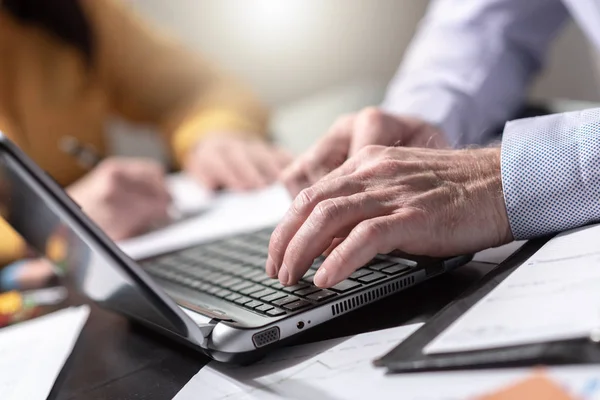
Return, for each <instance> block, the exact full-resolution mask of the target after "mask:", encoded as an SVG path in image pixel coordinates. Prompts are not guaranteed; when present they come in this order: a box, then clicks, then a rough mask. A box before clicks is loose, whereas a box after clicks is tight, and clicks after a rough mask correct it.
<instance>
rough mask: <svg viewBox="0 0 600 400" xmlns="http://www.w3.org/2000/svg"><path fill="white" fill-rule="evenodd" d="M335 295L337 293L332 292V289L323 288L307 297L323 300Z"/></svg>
mask: <svg viewBox="0 0 600 400" xmlns="http://www.w3.org/2000/svg"><path fill="white" fill-rule="evenodd" d="M333 296H337V293H335V292H332V291H331V290H326V289H322V290H319V291H318V292H315V293H313V294H311V295H310V296H307V297H306V298H307V299H309V300H314V301H323V300H326V299H329V298H331V297H333Z"/></svg>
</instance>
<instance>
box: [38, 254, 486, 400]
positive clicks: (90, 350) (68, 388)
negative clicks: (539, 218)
mask: <svg viewBox="0 0 600 400" xmlns="http://www.w3.org/2000/svg"><path fill="white" fill-rule="evenodd" d="M493 267H494V265H492V264H482V263H474V262H473V263H470V264H468V265H466V266H464V267H462V268H460V269H458V270H456V271H454V272H452V273H450V274H447V275H445V276H441V277H439V278H436V279H433V280H431V281H429V282H426V283H424V284H422V285H419V286H417V287H415V288H412V289H409V290H407V291H405V292H402V293H399V294H397V295H395V296H392V297H390V298H388V299H384V300H382V301H379V302H377V303H375V304H371V305H369V306H367V307H364V308H362V309H360V310H357V311H354V312H352V313H349V314H346V315H343V316H341V317H339V318H338V319H336V320H333V321H331V322H328V323H326V324H323V325H321V326H319V327H316V328H313V329H311V330H310V331H307V332H306V333H305V334H304V335H303V336H302V337H301V338H300V341H299V342H311V341H316V340H324V339H330V338H335V337H340V336H346V335H352V334H357V333H361V332H366V331H371V330H376V329H384V328H389V327H393V326H398V325H404V324H410V323H415V322H421V321H426V320H427V319H428V318H430V317H431V316H432V315H433V314H435V313H436V312H437V311H439V310H440V309H441V308H443V307H444V306H445V305H446V304H448V303H449V302H450V301H452V299H454V298H455V297H456V296H457V295H458V294H459V293H460V292H462V291H463V290H465V289H466V288H467V287H468V286H469V285H470V284H472V283H474V282H476V281H477V280H478V279H479V278H481V277H482V276H483V275H484V274H485V273H486V272H488V271H489V270H491V269H492V268H493ZM69 303H70V304H81V303H82V298H81V297H79V296H78V295H77V294H72V295H71V298H70V300H69ZM91 307H92V312H91V314H90V318H89V320H88V322H87V324H86V326H85V328H84V329H83V332H82V334H81V336H80V338H79V340H78V342H77V344H76V346H75V349H74V351H73V354H72V355H71V357H70V358H69V360H68V361H67V364H66V365H65V368H63V371H62V372H61V374H60V376H59V378H58V380H57V381H56V384H55V385H54V388H53V390H52V393H51V394H50V397H49V398H50V399H57V400H67V399H69V400H74V399H85V400H94V399H137V400H151V399H156V400H164V399H171V398H173V397H174V396H175V394H176V393H177V392H178V391H179V390H180V389H181V388H182V387H183V386H184V385H185V384H186V383H187V382H188V381H189V379H190V378H191V377H192V376H194V374H196V372H198V370H199V369H200V368H201V367H202V366H203V365H205V364H206V363H207V362H208V359H207V358H206V357H205V356H203V355H201V354H198V353H196V352H194V351H192V350H190V349H188V348H185V347H182V346H179V345H175V344H173V343H171V342H169V341H167V340H164V339H163V338H162V337H160V336H158V335H156V334H153V333H152V332H149V331H148V330H146V329H144V328H142V327H139V326H137V325H135V324H131V323H129V322H128V321H127V320H126V319H125V318H123V317H121V316H119V315H116V314H113V313H110V312H107V311H104V310H102V309H100V308H98V307H97V306H94V305H91ZM374 356H375V355H374Z"/></svg>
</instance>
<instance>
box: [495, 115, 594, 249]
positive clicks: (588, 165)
mask: <svg viewBox="0 0 600 400" xmlns="http://www.w3.org/2000/svg"><path fill="white" fill-rule="evenodd" d="M599 167H600V109H590V110H584V111H578V112H570V113H564V114H556V115H550V116H545V117H537V118H528V119H522V120H517V121H512V122H509V123H507V124H506V127H505V129H504V137H503V141H502V186H503V191H504V198H505V202H506V208H507V212H508V218H509V222H510V226H511V230H512V233H513V235H514V237H515V239H528V238H533V237H537V236H542V235H546V234H550V233H555V232H560V231H564V230H567V229H571V228H576V227H578V226H582V225H586V224H588V223H591V222H594V221H599V220H600V168H599Z"/></svg>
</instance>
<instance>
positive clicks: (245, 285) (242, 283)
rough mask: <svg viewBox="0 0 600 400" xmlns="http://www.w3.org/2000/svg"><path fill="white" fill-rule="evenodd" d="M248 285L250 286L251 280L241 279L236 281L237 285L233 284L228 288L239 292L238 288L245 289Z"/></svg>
mask: <svg viewBox="0 0 600 400" xmlns="http://www.w3.org/2000/svg"><path fill="white" fill-rule="evenodd" d="M250 286H252V282H248V281H242V282H240V283H238V284H237V285H233V286H231V287H229V289H230V290H233V291H234V292H239V291H240V290H242V289H245V288H247V287H250Z"/></svg>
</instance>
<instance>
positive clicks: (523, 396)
mask: <svg viewBox="0 0 600 400" xmlns="http://www.w3.org/2000/svg"><path fill="white" fill-rule="evenodd" d="M538 399H539V400H576V399H575V398H574V397H573V396H571V395H570V394H569V393H567V392H566V391H565V390H564V389H563V388H561V387H560V386H559V385H558V384H557V383H556V382H554V381H552V380H551V379H550V378H548V377H547V376H546V375H545V374H544V373H543V372H537V373H535V374H534V375H532V376H530V377H529V378H527V379H525V380H522V381H520V382H517V383H516V384H514V385H511V386H509V387H507V388H504V389H501V390H500V391H498V392H496V393H493V394H490V395H486V396H483V397H478V398H477V399H476V400H538Z"/></svg>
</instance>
